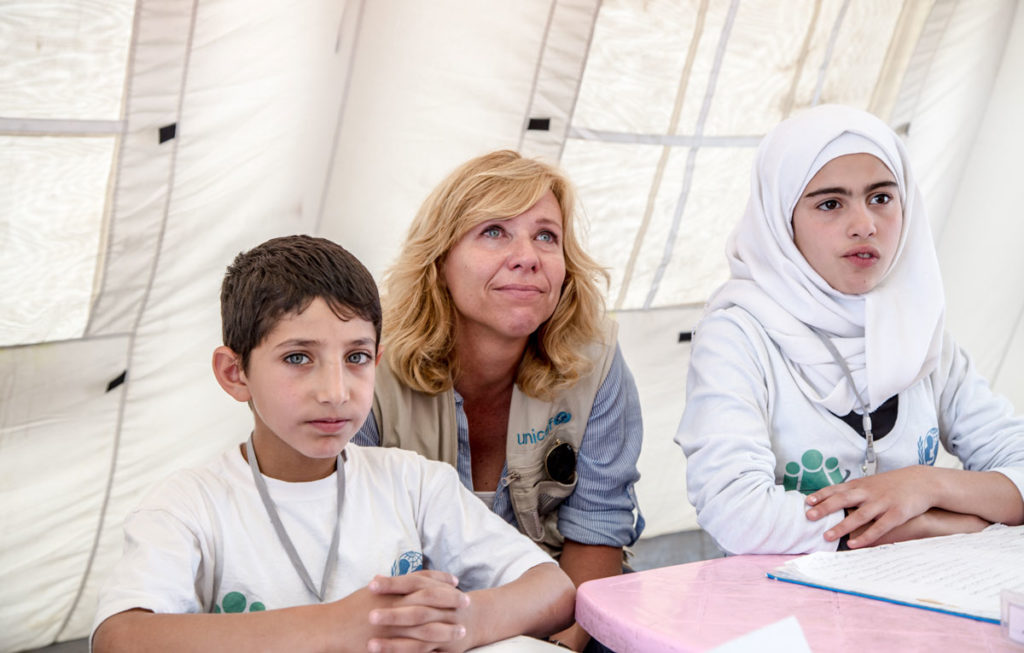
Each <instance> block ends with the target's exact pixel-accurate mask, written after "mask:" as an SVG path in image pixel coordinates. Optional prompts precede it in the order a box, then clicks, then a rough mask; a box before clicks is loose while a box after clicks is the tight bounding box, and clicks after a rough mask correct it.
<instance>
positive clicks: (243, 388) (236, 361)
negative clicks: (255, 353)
mask: <svg viewBox="0 0 1024 653" xmlns="http://www.w3.org/2000/svg"><path fill="white" fill-rule="evenodd" d="M213 375H214V376H215V377H217V383H219V384H220V387H222V388H224V392H226V393H228V394H229V395H231V396H232V397H234V398H235V399H236V400H238V401H249V400H250V399H252V394H251V393H250V392H249V385H248V383H247V381H246V380H245V372H244V371H243V370H242V357H241V356H239V355H238V354H236V353H235V352H234V351H233V350H232V349H231V348H230V347H225V346H224V345H221V346H220V347H217V348H216V349H214V350H213Z"/></svg>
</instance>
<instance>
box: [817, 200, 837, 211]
mask: <svg viewBox="0 0 1024 653" xmlns="http://www.w3.org/2000/svg"><path fill="white" fill-rule="evenodd" d="M818 208H819V209H821V210H823V211H835V210H836V209H838V208H839V200H825V201H824V202H822V203H821V204H819V205H818Z"/></svg>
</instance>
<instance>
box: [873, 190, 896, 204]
mask: <svg viewBox="0 0 1024 653" xmlns="http://www.w3.org/2000/svg"><path fill="white" fill-rule="evenodd" d="M891 201H892V195H890V194H888V193H879V194H878V195H873V196H872V197H871V203H872V204H888V203H889V202H891Z"/></svg>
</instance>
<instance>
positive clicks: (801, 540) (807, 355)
mask: <svg viewBox="0 0 1024 653" xmlns="http://www.w3.org/2000/svg"><path fill="white" fill-rule="evenodd" d="M727 256H728V259H729V267H730V271H731V278H730V279H729V280H728V281H727V282H726V283H725V284H724V285H722V286H721V287H720V288H719V289H718V290H717V291H716V292H715V293H714V294H713V295H712V297H711V298H710V300H709V303H708V307H707V312H706V314H705V317H704V318H703V320H702V321H701V323H700V325H699V327H698V329H697V332H696V334H695V336H694V340H693V349H692V353H691V359H690V371H689V376H688V379H687V397H686V409H685V411H684V413H683V418H682V422H681V423H680V426H679V432H678V434H677V435H676V442H678V443H679V444H680V446H682V448H683V451H684V453H685V454H686V456H687V489H688V492H689V497H690V500H691V501H692V502H693V504H694V505H695V506H696V508H697V517H698V522H699V523H700V525H701V526H702V527H703V528H704V529H705V530H706V531H707V532H708V533H709V534H710V535H711V536H712V537H713V538H714V539H715V540H716V541H717V543H718V545H719V546H720V547H721V548H723V549H724V550H725V551H726V552H728V553H733V554H739V553H804V552H809V551H820V550H825V551H827V550H836V549H837V548H847V547H849V548H858V547H863V546H871V545H875V544H881V543H885V542H894V541H901V540H908V539H916V538H921V537H930V536H935V535H946V534H951V533H965V532H974V531H979V530H981V529H983V528H985V527H987V526H988V525H989V524H991V523H995V522H1001V523H1006V524H1021V523H1022V522H1024V500H1022V492H1024V419H1022V418H1019V417H1015V416H1014V413H1013V408H1012V406H1011V405H1010V404H1009V402H1008V401H1007V400H1006V399H1005V398H1003V397H1000V396H997V395H995V394H993V392H992V391H991V389H990V388H989V386H988V383H987V382H986V380H985V379H984V378H982V377H981V376H980V375H979V374H978V373H977V371H976V370H975V369H974V366H973V364H972V362H971V361H970V359H969V358H968V357H967V356H966V354H965V353H964V351H963V350H962V349H960V347H958V346H957V344H956V343H955V342H954V341H953V339H952V338H951V337H950V336H949V335H948V334H947V333H945V331H944V329H943V310H944V301H943V290H942V282H941V280H940V277H939V266H938V261H937V258H936V255H935V248H934V245H933V242H932V236H931V232H930V229H929V225H928V218H927V216H926V215H925V210H924V205H923V202H922V199H921V196H920V193H919V192H918V189H917V186H916V183H915V181H914V177H913V175H912V173H911V171H910V166H909V162H908V160H907V156H906V151H905V150H904V147H903V144H902V143H901V142H900V140H899V137H898V136H897V135H896V134H895V133H894V132H893V131H892V130H891V129H889V127H888V126H886V125H885V124H884V123H883V122H882V121H881V120H879V119H878V118H876V117H874V116H872V115H870V114H868V113H865V112H863V111H859V110H856V109H852V108H848V107H842V106H819V107H815V108H813V109H810V110H808V111H806V112H804V113H802V114H800V115H798V116H796V117H794V118H791V119H789V120H786V121H784V122H782V123H781V124H780V125H778V126H777V127H776V128H775V129H774V130H772V132H770V133H769V134H768V135H767V136H766V137H765V139H764V140H763V141H762V143H761V145H760V147H759V149H758V153H757V158H756V162H755V165H754V171H753V175H752V181H751V194H750V200H749V201H748V203H747V208H746V211H745V213H744V215H743V217H742V219H741V220H740V222H739V224H738V225H737V226H736V229H735V230H734V231H733V233H732V235H731V236H730V239H729V243H728V245H727ZM940 445H941V446H942V447H944V448H945V449H946V450H947V451H949V452H950V453H952V454H954V455H955V456H957V457H958V458H959V459H960V461H961V462H962V463H963V469H962V470H960V469H946V468H939V467H935V466H934V464H935V459H936V456H937V454H938V447H939V446H940Z"/></svg>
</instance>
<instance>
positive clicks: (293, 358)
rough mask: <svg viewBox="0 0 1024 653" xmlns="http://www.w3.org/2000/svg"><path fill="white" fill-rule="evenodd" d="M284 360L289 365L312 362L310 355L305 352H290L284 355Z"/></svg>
mask: <svg viewBox="0 0 1024 653" xmlns="http://www.w3.org/2000/svg"><path fill="white" fill-rule="evenodd" d="M284 362H286V363H288V364H289V365H305V364H306V363H308V362H310V359H309V356H307V355H305V354H288V355H287V356H285V357H284Z"/></svg>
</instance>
